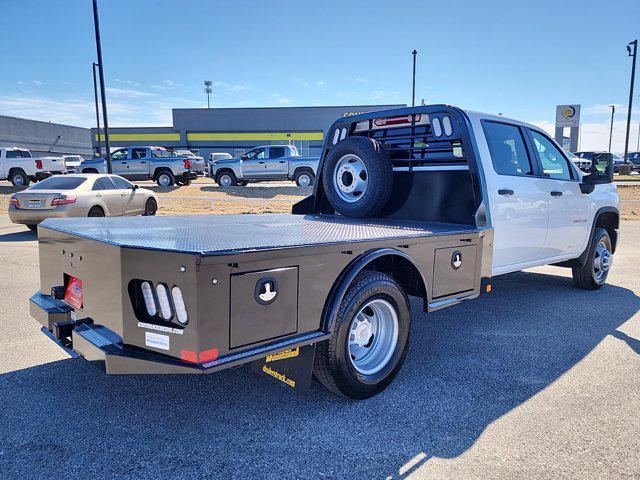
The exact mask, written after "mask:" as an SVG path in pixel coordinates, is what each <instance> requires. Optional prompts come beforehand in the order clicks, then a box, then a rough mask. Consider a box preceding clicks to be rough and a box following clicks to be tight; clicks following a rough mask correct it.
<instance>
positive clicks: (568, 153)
mask: <svg viewBox="0 0 640 480" xmlns="http://www.w3.org/2000/svg"><path fill="white" fill-rule="evenodd" d="M565 153H566V154H567V157H569V158H578V157H576V156H575V154H573V153H571V152H570V151H568V150H565Z"/></svg>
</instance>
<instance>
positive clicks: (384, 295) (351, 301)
mask: <svg viewBox="0 0 640 480" xmlns="http://www.w3.org/2000/svg"><path fill="white" fill-rule="evenodd" d="M372 300H384V301H386V302H387V303H388V304H390V305H391V306H393V308H394V310H395V312H396V315H397V319H398V336H397V343H396V344H395V348H394V350H393V353H392V354H391V357H390V358H389V360H388V361H387V362H386V363H385V364H384V367H382V369H381V370H379V371H378V372H376V373H374V374H372V375H366V374H363V373H360V372H359V371H357V370H356V367H355V366H354V363H353V362H352V360H351V358H350V356H349V352H350V350H349V346H348V344H349V338H350V335H351V333H352V332H351V323H352V319H353V318H354V316H355V315H356V314H357V313H358V312H359V311H360V310H361V308H362V307H363V306H365V305H367V304H368V302H370V301H372ZM410 327H411V311H410V305H409V300H408V298H407V296H406V294H405V293H404V291H403V290H402V288H401V287H400V285H398V284H397V283H396V281H395V280H394V279H393V278H392V277H391V276H389V275H387V274H385V273H380V272H373V271H363V272H361V273H359V274H358V275H357V276H356V278H355V279H354V280H353V283H352V284H351V286H350V287H349V290H348V291H347V293H346V295H345V297H344V299H343V300H342V302H341V303H340V308H339V309H338V314H337V316H336V318H335V320H334V323H333V326H332V331H331V338H330V339H329V340H326V341H324V342H320V343H319V344H318V345H317V346H316V356H315V360H314V367H313V371H314V374H315V377H316V378H317V380H318V381H319V382H320V383H321V384H322V385H323V386H325V387H326V388H327V389H328V390H330V391H332V392H334V393H336V394H338V395H342V396H345V397H349V398H354V399H363V398H369V397H372V396H374V395H376V394H377V393H380V392H381V391H383V390H384V389H385V388H387V386H388V385H389V384H390V383H391V382H392V381H393V379H394V378H395V376H396V375H397V374H398V372H399V371H400V367H401V366H402V364H403V362H404V359H405V357H406V355H407V350H408V346H409V336H410V329H411V328H410ZM373 338H374V337H373V336H372V337H371V339H373ZM371 339H370V342H371V341H372V340H371ZM389 351H391V350H389Z"/></svg>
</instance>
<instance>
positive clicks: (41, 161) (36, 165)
mask: <svg viewBox="0 0 640 480" xmlns="http://www.w3.org/2000/svg"><path fill="white" fill-rule="evenodd" d="M66 171H67V170H66V167H65V163H64V158H62V157H37V158H36V157H33V156H32V155H31V152H30V151H29V150H27V149H25V148H16V147H10V148H0V180H5V179H6V180H9V181H10V182H11V183H12V184H13V185H14V186H16V187H26V186H28V185H29V183H30V182H37V181H38V180H42V179H44V178H47V177H50V176H51V175H55V174H59V173H66Z"/></svg>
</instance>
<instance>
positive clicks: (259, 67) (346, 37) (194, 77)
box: [0, 0, 640, 151]
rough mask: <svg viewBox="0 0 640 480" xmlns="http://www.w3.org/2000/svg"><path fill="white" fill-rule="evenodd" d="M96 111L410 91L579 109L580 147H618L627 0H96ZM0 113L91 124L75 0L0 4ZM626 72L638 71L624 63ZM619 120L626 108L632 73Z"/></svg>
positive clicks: (548, 120) (146, 117)
mask: <svg viewBox="0 0 640 480" xmlns="http://www.w3.org/2000/svg"><path fill="white" fill-rule="evenodd" d="M99 3H100V16H101V18H100V20H101V29H102V40H103V51H104V62H105V70H106V85H107V87H108V91H107V99H108V101H109V109H110V111H109V113H110V123H111V124H112V125H114V126H127V125H170V124H171V108H172V107H201V106H206V96H205V94H204V93H203V86H202V81H203V80H205V79H211V80H212V81H213V82H214V95H213V98H212V101H213V105H214V106H218V107H238V106H304V105H341V104H344V105H348V104H377V103H409V102H410V101H411V53H410V52H411V50H413V49H414V48H416V49H417V50H418V52H419V54H418V75H417V98H418V99H421V98H425V99H426V100H427V102H429V103H451V104H455V105H459V106H462V107H464V108H470V109H475V110H482V111H487V112H491V113H503V114H504V115H506V116H511V117H515V118H518V119H521V120H525V121H530V122H535V123H537V124H539V125H541V126H543V127H546V128H552V125H553V121H554V114H555V105H556V104H559V103H579V104H581V105H582V106H583V118H582V120H583V123H584V125H583V135H582V147H583V148H603V147H606V143H607V141H608V111H609V109H608V108H607V105H609V104H616V105H618V110H617V112H616V119H617V121H616V123H615V126H614V150H617V151H619V150H622V142H623V138H624V123H625V121H626V116H625V113H624V111H625V108H626V105H627V103H628V85H629V76H630V71H631V62H630V57H628V56H627V54H626V50H625V46H626V44H627V43H628V42H629V41H631V40H632V39H634V38H638V37H640V1H638V0H629V1H626V0H619V1H607V2H602V1H563V2H559V1H541V0H537V1H535V2H516V1H513V0H512V1H484V2H479V1H457V2H451V1H440V2H434V1H405V2H402V1H395V2H389V1H386V2H381V1H372V0H370V1H362V2H359V1H351V2H345V1H344V0H343V1H332V0H331V1H326V0H325V1H322V2H305V1H300V0H298V1H276V0H272V1H247V0H240V1H233V2H231V1H230V2H221V1H220V2H214V1H202V0H201V1H192V0H187V1H184V0H183V1H177V0H174V1H162V0H161V1H147V0H135V1H124V0H100V2H99ZM0 8H1V10H0V11H1V12H2V17H3V18H5V19H13V21H14V22H13V25H14V26H15V30H14V29H13V28H12V30H13V34H11V35H6V34H5V35H3V39H2V42H0V71H2V75H0V114H5V115H14V116H20V117H27V118H35V119H39V120H50V121H57V122H62V123H69V124H76V125H84V126H91V125H93V122H94V114H93V103H92V100H93V91H92V77H91V62H92V61H95V43H94V33H93V23H92V16H91V1H90V0H65V1H55V2H54V1H44V0H21V1H8V0H3V1H2V3H1V7H0ZM639 70H640V68H639ZM638 77H639V78H638V81H637V82H636V97H635V100H634V102H635V106H634V120H635V124H634V125H633V128H634V129H633V130H632V139H633V142H632V144H633V146H634V147H635V141H636V138H637V131H638V125H637V122H638V117H640V96H638V94H640V73H638Z"/></svg>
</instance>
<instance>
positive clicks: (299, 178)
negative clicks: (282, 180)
mask: <svg viewBox="0 0 640 480" xmlns="http://www.w3.org/2000/svg"><path fill="white" fill-rule="evenodd" d="M314 179H315V177H314V175H313V173H311V172H310V171H308V170H302V171H301V172H298V173H296V174H295V177H294V178H293V180H294V181H295V182H296V185H298V186H299V187H310V186H312V185H313V180H314Z"/></svg>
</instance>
